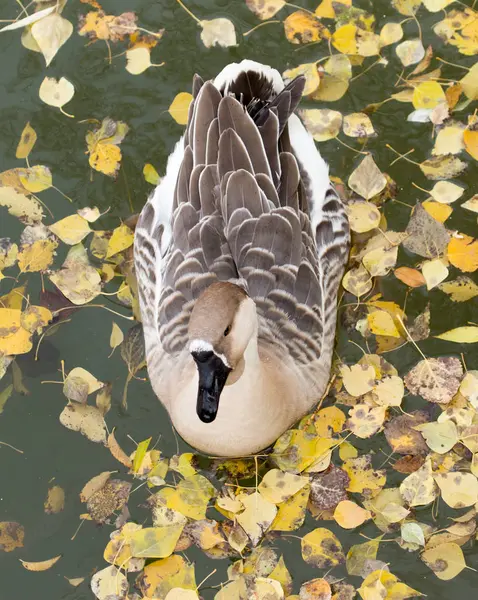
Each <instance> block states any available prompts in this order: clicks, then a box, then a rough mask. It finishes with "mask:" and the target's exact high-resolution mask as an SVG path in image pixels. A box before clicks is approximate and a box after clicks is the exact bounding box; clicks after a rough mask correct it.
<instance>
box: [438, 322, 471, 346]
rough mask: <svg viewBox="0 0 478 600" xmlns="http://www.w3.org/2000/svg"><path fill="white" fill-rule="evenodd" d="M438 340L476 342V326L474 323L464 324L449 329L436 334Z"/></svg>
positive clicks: (463, 342) (459, 342)
mask: <svg viewBox="0 0 478 600" xmlns="http://www.w3.org/2000/svg"><path fill="white" fill-rule="evenodd" d="M435 337H436V338H438V339H440V340H446V341H448V342H456V343H458V344H476V343H477V342H478V327H477V326H475V325H465V326H463V327H456V328H455V329H450V331H446V332H445V333H442V334H440V335H436V336H435Z"/></svg>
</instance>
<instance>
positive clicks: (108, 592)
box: [91, 566, 128, 600]
mask: <svg viewBox="0 0 478 600" xmlns="http://www.w3.org/2000/svg"><path fill="white" fill-rule="evenodd" d="M91 591H92V592H93V594H94V595H95V596H96V597H97V598H98V600H112V599H113V598H114V600H123V599H124V598H126V594H127V593H128V580H127V579H126V577H125V576H124V575H123V573H122V572H121V571H119V570H118V569H117V568H116V567H114V566H110V567H106V569H102V570H101V571H98V572H97V573H95V574H94V575H93V577H92V578H91Z"/></svg>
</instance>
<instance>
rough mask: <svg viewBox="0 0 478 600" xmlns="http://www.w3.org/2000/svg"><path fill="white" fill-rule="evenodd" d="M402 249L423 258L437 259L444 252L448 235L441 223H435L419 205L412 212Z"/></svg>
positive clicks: (448, 238)
mask: <svg viewBox="0 0 478 600" xmlns="http://www.w3.org/2000/svg"><path fill="white" fill-rule="evenodd" d="M406 233H407V235H408V237H407V239H406V240H404V242H403V247H404V248H405V249H406V250H408V251H409V252H414V253H415V254H418V255H419V256H423V257H425V258H437V257H438V256H440V255H441V254H443V252H444V251H445V248H446V247H447V245H448V242H449V241H450V235H449V233H448V232H447V230H446V229H445V226H444V225H443V223H439V222H438V221H436V220H435V219H434V218H433V217H432V216H431V215H430V214H429V213H428V212H427V211H426V210H425V209H424V208H423V206H422V205H421V204H418V205H417V206H416V207H415V210H414V211H413V214H412V216H411V217H410V221H409V223H408V226H407V229H406Z"/></svg>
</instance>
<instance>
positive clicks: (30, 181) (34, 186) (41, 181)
mask: <svg viewBox="0 0 478 600" xmlns="http://www.w3.org/2000/svg"><path fill="white" fill-rule="evenodd" d="M18 177H19V179H20V182H21V184H22V185H23V187H24V188H25V189H26V190H28V191H29V192H31V193H33V194H38V192H43V190H47V189H48V188H50V187H51V186H52V185H53V183H52V177H51V171H50V169H49V168H48V167H44V166H43V165H35V166H34V167H30V168H28V169H19V170H18Z"/></svg>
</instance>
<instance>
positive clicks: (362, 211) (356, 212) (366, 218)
mask: <svg viewBox="0 0 478 600" xmlns="http://www.w3.org/2000/svg"><path fill="white" fill-rule="evenodd" d="M345 208H346V211H347V215H348V217H349V223H350V229H351V230H352V231H355V232H356V233H365V232H367V231H371V230H372V229H375V228H376V227H378V225H379V223H380V218H381V215H380V211H379V210H378V208H377V207H376V206H375V205H374V204H372V203H370V202H364V201H362V200H358V201H356V202H350V203H349V204H347V206H346V207H345Z"/></svg>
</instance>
